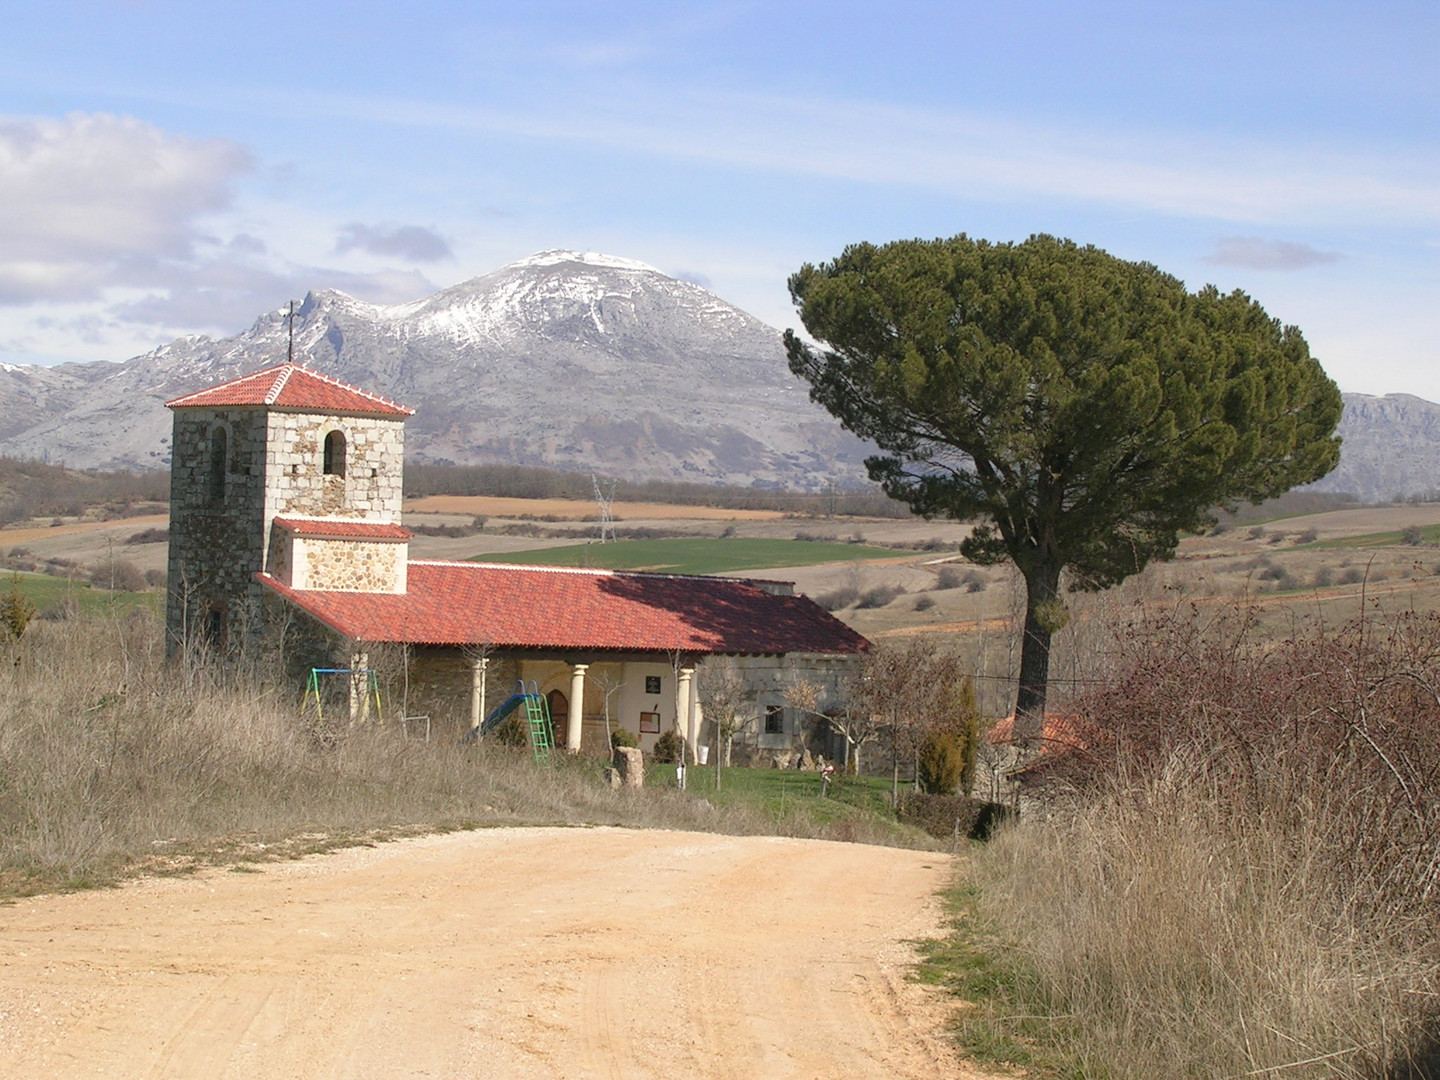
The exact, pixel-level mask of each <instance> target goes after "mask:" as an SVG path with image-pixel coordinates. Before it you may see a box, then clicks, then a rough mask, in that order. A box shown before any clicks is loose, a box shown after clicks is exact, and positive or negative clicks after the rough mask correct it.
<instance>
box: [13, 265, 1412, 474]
mask: <svg viewBox="0 0 1440 1080" xmlns="http://www.w3.org/2000/svg"><path fill="white" fill-rule="evenodd" d="M288 344H289V327H288V325H287V314H286V312H285V311H283V310H275V311H269V312H266V313H264V314H262V315H260V316H259V317H258V318H257V319H256V320H255V322H254V323H253V324H252V325H251V326H250V328H249V329H247V330H245V331H242V332H241V333H239V334H235V335H232V336H230V337H227V338H219V339H215V338H209V337H204V336H198V335H192V336H188V337H182V338H177V339H176V340H175V341H172V342H169V343H168V344H165V345H161V346H160V347H158V348H156V349H152V350H151V351H150V352H148V353H144V354H142V355H140V356H136V357H132V358H131V359H129V360H126V361H123V362H119V363H111V362H107V361H91V362H88V363H72V364H61V365H57V366H55V367H49V368H47V367H41V366H38V365H33V366H32V365H14V364H0V454H4V455H8V456H12V457H20V458H31V459H36V460H44V461H54V462H64V463H66V464H68V465H70V466H72V467H77V468H140V469H158V468H164V467H166V465H167V464H168V454H169V431H170V418H169V416H168V414H167V413H166V410H165V408H164V402H165V401H167V400H169V399H171V398H175V397H179V396H180V395H182V394H185V393H190V392H192V391H195V390H200V389H203V388H204V387H206V386H209V385H213V384H215V383H218V382H223V381H225V380H227V379H231V378H234V377H236V376H239V375H242V374H246V373H248V372H251V371H256V370H259V369H260V368H262V367H267V366H270V365H272V364H274V363H277V362H279V361H281V360H283V359H285V357H286V353H287V348H288ZM295 357H296V359H297V360H298V361H302V362H304V363H306V364H308V365H309V366H312V367H314V368H315V369H316V370H317V371H321V372H323V373H325V374H327V375H333V376H335V377H336V378H339V379H342V380H343V381H345V382H348V383H351V384H353V385H356V386H359V387H362V388H364V389H367V390H372V391H374V392H375V393H378V394H381V395H383V396H385V397H388V398H391V399H393V400H396V401H400V402H402V403H404V404H406V405H409V406H411V407H412V408H414V409H415V410H416V413H415V416H414V417H413V418H412V419H411V421H410V423H409V424H407V426H406V427H407V435H406V447H407V455H408V456H409V457H411V458H412V460H415V461H417V462H422V463H434V464H490V463H496V464H515V465H540V466H546V467H550V468H562V469H575V470H594V471H599V472H604V473H607V474H609V475H614V476H620V477H624V478H625V479H629V480H637V481H642V480H649V479H659V480H687V481H693V482H701V483H725V484H742V485H743V484H755V485H759V486H785V487H791V488H797V489H801V490H805V489H809V490H814V489H817V488H820V487H823V486H824V485H826V484H827V483H830V482H833V481H838V482H842V483H844V482H848V481H853V480H861V479H863V478H864V469H863V465H862V462H863V459H864V457H865V455H866V453H867V452H868V449H869V448H867V445H866V444H865V443H863V442H861V441H860V440H859V439H857V438H855V437H854V436H852V435H850V434H849V433H847V432H845V431H844V430H843V429H842V428H841V427H840V425H839V423H838V422H837V421H836V420H835V419H834V418H833V417H831V416H830V415H829V414H828V413H826V412H825V411H824V410H823V409H822V408H821V407H820V406H818V405H816V404H814V403H813V402H811V401H810V400H809V396H808V393H807V388H806V387H805V385H804V384H803V383H801V382H800V381H799V380H798V379H796V378H794V377H793V376H792V375H791V374H790V372H789V368H788V366H787V364H786V361H785V352H784V347H783V344H782V342H781V339H780V334H779V331H777V330H775V329H774V328H772V327H770V326H767V325H766V324H764V323H762V322H761V321H760V320H758V319H756V318H754V317H753V316H751V315H748V314H746V313H745V312H743V311H741V310H740V309H739V308H736V307H733V306H732V305H730V304H728V303H726V302H725V301H724V300H722V299H721V298H720V297H718V296H716V295H714V294H713V293H711V292H709V291H707V290H706V289H704V288H702V287H701V286H699V285H696V284H694V283H692V282H688V281H682V280H680V279H677V278H672V277H668V276H666V275H665V274H663V273H661V272H660V271H659V270H657V269H655V268H654V267H652V266H649V265H647V264H645V263H643V262H639V261H637V260H634V259H626V258H622V257H619V256H613V255H605V254H601V253H597V252H578V251H564V250H552V251H544V252H537V253H535V254H534V255H530V256H527V257H526V258H523V259H519V260H517V261H515V262H513V263H509V264H507V265H505V266H502V267H500V268H499V269H497V270H493V271H491V272H489V273H487V274H482V275H480V276H478V277H474V278H470V279H468V280H466V281H462V282H459V283H457V284H455V285H451V286H449V287H447V288H444V289H441V290H439V291H437V292H435V293H433V294H432V295H430V296H427V297H422V298H420V299H418V300H414V301H411V302H409V303H406V304H398V305H391V306H383V305H375V304H369V303H366V302H365V301H363V300H359V299H356V298H355V297H352V296H349V295H347V294H345V293H343V292H339V291H338V290H322V291H318V292H312V293H310V294H308V295H307V296H306V297H305V301H304V303H302V304H301V305H300V307H299V308H298V309H297V310H296V325H295ZM1344 400H1345V411H1344V414H1343V417H1342V419H1341V422H1340V429H1339V430H1340V434H1341V436H1342V438H1343V439H1344V444H1343V448H1342V451H1341V459H1340V465H1339V467H1338V468H1337V469H1336V470H1335V471H1334V472H1333V473H1331V474H1330V475H1329V476H1327V477H1325V478H1324V479H1322V480H1320V481H1318V482H1317V483H1315V484H1313V485H1310V489H1311V490H1316V491H1326V492H1348V493H1350V494H1353V495H1356V496H1357V497H1359V498H1361V499H1362V500H1365V501H1380V500H1385V499H1390V498H1391V497H1393V496H1395V495H1400V496H1402V497H1404V496H1414V495H1427V494H1429V493H1431V492H1434V491H1435V490H1436V489H1440V480H1437V477H1440V405H1437V404H1435V403H1433V402H1429V401H1426V400H1425V399H1423V398H1419V397H1416V396H1415V395H1412V394H1404V393H1397V394H1387V395H1381V396H1376V395H1368V394H1356V393H1347V394H1345V395H1344Z"/></svg>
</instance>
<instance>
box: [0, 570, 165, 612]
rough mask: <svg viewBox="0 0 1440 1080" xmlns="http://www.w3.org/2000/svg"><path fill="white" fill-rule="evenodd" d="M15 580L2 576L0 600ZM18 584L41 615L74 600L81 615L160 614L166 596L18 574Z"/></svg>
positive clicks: (157, 590)
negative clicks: (136, 610) (144, 611)
mask: <svg viewBox="0 0 1440 1080" xmlns="http://www.w3.org/2000/svg"><path fill="white" fill-rule="evenodd" d="M16 579H17V575H15V574H13V573H8V572H0V596H3V595H5V594H7V593H9V592H10V590H11V588H12V587H14V586H15V585H16V584H17V580H16ZM18 584H19V588H20V593H21V595H23V596H24V597H25V598H26V599H27V600H29V601H30V602H31V603H32V604H34V605H35V607H36V609H37V610H39V611H45V610H46V609H47V608H59V607H61V606H62V605H64V604H65V602H66V601H67V600H69V599H71V598H72V597H73V598H74V600H75V602H76V603H78V604H79V605H80V610H81V611H93V612H97V613H103V612H106V611H130V610H132V609H134V608H146V609H149V610H151V611H157V612H158V611H160V610H161V609H162V608H163V607H164V604H165V593H164V591H163V590H160V589H147V590H145V591H144V592H113V593H112V592H109V591H107V590H105V589H92V588H91V587H90V585H89V583H88V582H84V581H66V580H65V579H64V578H57V577H50V576H49V575H48V574H19V575H18Z"/></svg>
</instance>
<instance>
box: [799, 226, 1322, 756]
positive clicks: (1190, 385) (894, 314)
mask: <svg viewBox="0 0 1440 1080" xmlns="http://www.w3.org/2000/svg"><path fill="white" fill-rule="evenodd" d="M790 294H791V296H792V298H793V299H794V301H795V304H796V306H797V308H798V310H799V313H800V318H801V321H802V322H803V323H804V325H805V329H806V330H807V331H808V333H809V334H810V336H811V337H812V338H813V339H814V340H816V341H818V342H820V343H821V345H822V347H821V348H818V349H817V348H814V347H811V346H810V345H808V344H807V343H806V342H804V341H802V340H801V339H800V338H799V337H798V336H797V335H796V334H795V333H794V332H793V331H786V334H785V344H786V349H787V351H788V354H789V358H790V367H791V370H792V371H794V372H795V373H796V374H797V375H799V376H801V377H802V378H804V379H806V380H807V381H808V382H809V383H810V385H811V391H810V396H811V397H812V398H813V399H814V400H816V401H818V402H819V403H820V404H822V405H824V406H825V407H826V408H827V409H828V410H829V411H830V412H831V413H833V414H834V415H835V416H836V417H837V418H839V420H840V422H841V423H842V424H843V425H844V426H845V427H846V428H848V429H849V430H851V431H853V432H855V433H856V434H857V435H860V436H862V437H864V438H867V439H870V440H872V441H873V442H874V443H875V444H876V445H877V446H879V447H880V449H881V451H882V453H881V454H880V455H877V456H875V457H872V458H870V459H869V460H868V461H867V463H866V464H867V466H868V468H869V470H870V475H871V476H872V477H873V478H874V479H876V480H878V481H879V482H880V483H881V484H882V485H883V486H884V488H885V491H886V492H887V493H888V494H889V495H890V496H891V497H892V498H895V499H899V500H902V501H904V502H906V503H908V504H909V505H910V506H911V508H912V509H913V510H915V511H916V512H917V513H920V514H924V515H926V516H936V515H940V516H945V517H952V518H957V519H961V520H973V521H977V522H979V524H978V526H977V527H976V529H975V530H974V532H973V534H972V535H971V536H970V538H969V539H968V540H967V541H966V542H965V545H964V548H963V551H964V554H965V555H966V556H967V557H969V558H970V559H972V560H974V561H976V562H978V563H987V564H989V563H995V562H999V561H1001V560H1004V559H1009V560H1011V561H1013V562H1014V563H1015V565H1016V567H1017V568H1018V569H1019V571H1020V573H1021V574H1022V575H1023V577H1024V579H1025V586H1026V591H1027V601H1026V606H1025V633H1024V639H1023V645H1022V647H1021V658H1020V680H1019V692H1018V695H1017V700H1016V713H1017V722H1016V736H1017V739H1020V740H1026V739H1033V738H1034V737H1036V736H1038V735H1039V733H1040V731H1041V727H1042V723H1043V717H1044V710H1045V693H1046V684H1047V681H1048V676H1049V666H1050V639H1051V635H1052V634H1053V633H1054V632H1055V631H1056V630H1057V629H1059V628H1060V627H1061V626H1063V625H1064V622H1065V619H1066V618H1067V609H1066V607H1065V604H1064V600H1063V596H1062V595H1061V590H1060V584H1061V574H1062V572H1063V573H1065V574H1066V578H1067V581H1068V582H1069V583H1070V585H1071V586H1072V587H1075V588H1080V589H1102V588H1107V587H1109V586H1111V585H1114V584H1117V583H1118V582H1120V581H1122V580H1123V579H1124V578H1126V577H1127V576H1129V575H1130V574H1134V573H1136V572H1138V571H1139V570H1142V569H1143V568H1144V567H1145V565H1146V564H1147V563H1148V562H1149V561H1150V560H1151V559H1168V558H1170V557H1171V556H1172V555H1173V554H1174V553H1175V548H1176V545H1177V543H1178V542H1179V534H1180V533H1182V532H1186V531H1194V530H1197V529H1201V528H1204V527H1205V526H1207V525H1208V524H1211V523H1213V520H1214V519H1213V516H1212V511H1213V509H1214V508H1215V507H1219V506H1231V505H1234V504H1235V503H1236V502H1237V501H1238V500H1241V499H1248V500H1251V501H1254V502H1258V501H1261V500H1263V499H1267V498H1271V497H1274V496H1276V495H1279V494H1280V493H1282V492H1284V491H1286V490H1288V489H1289V488H1291V487H1294V486H1295V485H1297V484H1303V483H1307V482H1309V481H1312V480H1317V479H1319V478H1320V477H1321V476H1323V475H1325V473H1327V472H1329V471H1330V470H1331V469H1332V468H1334V467H1335V464H1336V462H1337V461H1338V460H1339V453H1340V440H1339V439H1338V438H1337V437H1336V436H1335V434H1334V432H1335V426H1336V424H1338V423H1339V420H1340V407H1341V402H1340V393H1339V390H1338V389H1337V388H1336V386H1335V384H1334V383H1333V382H1332V381H1331V380H1330V379H1329V378H1328V377H1327V376H1326V375H1325V372H1324V371H1323V370H1322V369H1321V367H1320V365H1319V363H1318V362H1317V361H1316V360H1315V359H1314V358H1313V357H1311V355H1310V350H1309V347H1308V346H1307V345H1306V343H1305V339H1304V338H1303V337H1302V336H1301V334H1300V331H1299V330H1298V329H1297V328H1296V327H1293V326H1284V327H1282V326H1281V325H1280V323H1279V322H1278V321H1276V320H1274V319H1272V318H1270V317H1269V316H1268V315H1267V314H1266V313H1265V311H1264V310H1263V309H1262V308H1261V307H1260V305H1259V304H1257V303H1255V302H1254V301H1253V300H1251V299H1250V298H1249V297H1247V296H1245V295H1244V294H1243V293H1240V292H1233V293H1228V294H1222V293H1220V292H1219V291H1218V290H1216V289H1215V288H1214V287H1211V286H1207V287H1206V288H1203V289H1201V290H1200V291H1198V292H1194V293H1192V292H1189V291H1187V290H1186V288H1185V286H1184V283H1183V282H1181V281H1180V280H1178V279H1177V278H1174V277H1172V276H1170V275H1169V274H1165V273H1163V272H1161V271H1160V270H1158V269H1157V268H1156V267H1154V266H1152V265H1150V264H1149V263H1136V262H1127V261H1125V260H1123V259H1118V258H1115V257H1114V256H1112V255H1109V254H1107V253H1106V252H1104V251H1101V250H1099V249H1098V248H1094V247H1081V246H1079V245H1077V244H1075V243H1073V242H1071V241H1069V240H1059V239H1056V238H1054V237H1051V236H1033V237H1031V238H1030V239H1029V240H1026V241H1025V242H1023V243H1018V244H1014V243H1005V244H992V243H988V242H986V241H983V240H972V239H970V238H969V237H967V236H964V235H960V236H956V237H952V238H950V239H948V240H932V241H922V240H908V241H898V242H895V243H891V244H886V245H884V246H881V247H876V246H874V245H871V244H856V245H854V246H852V247H849V248H846V249H845V251H844V253H843V254H841V256H840V257H839V258H838V259H836V260H834V261H833V262H829V263H825V264H823V265H821V266H812V265H809V264H807V265H805V266H803V267H802V268H801V269H800V271H799V272H798V273H796V274H795V275H794V276H793V277H791V279H790Z"/></svg>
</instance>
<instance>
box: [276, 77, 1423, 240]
mask: <svg viewBox="0 0 1440 1080" xmlns="http://www.w3.org/2000/svg"><path fill="white" fill-rule="evenodd" d="M265 96H266V95H265V92H264V91H256V92H253V94H252V97H253V98H254V99H255V100H257V101H258V100H264V98H265ZM309 107H310V109H311V111H312V113H314V114H317V115H327V116H332V117H339V118H345V119H352V120H363V121H369V122H379V123H390V124H395V125H399V126H405V127H413V128H435V129H441V130H452V131H461V132H467V133H495V134H502V135H511V136H516V137H521V138H524V139H526V140H541V141H551V142H558V143H572V144H590V145H596V146H601V147H605V148H608V149H616V148H618V149H623V150H628V151H632V152H637V153H641V154H645V155H651V156H654V157H666V158H675V159H684V160H692V161H706V162H710V163H713V164H717V165H720V166H725V167H739V168H747V169H756V170H762V171H769V172H776V173H782V174H789V175H795V176H806V175H808V176H821V177H827V178H832V179H838V180H845V181H854V182H861V183H872V184H880V185H892V184H893V185H899V186H902V187H913V188H923V189H929V190H935V191H941V192H944V193H946V194H949V195H953V196H964V197H967V198H976V199H983V200H989V201H995V202H1008V201H1013V200H1015V199H1018V198H1043V199H1060V200H1064V201H1072V202H1085V203H1091V204H1097V205H1108V206H1120V207H1124V208H1129V209H1135V210H1141V211H1145V212H1151V213H1160V214H1172V215H1180V216H1187V217H1199V218H1216V219H1221V220H1227V221H1255V222H1261V221H1263V222H1266V223H1279V222H1284V223H1290V224H1295V223H1306V224H1316V223H1322V222H1335V221H1345V222H1348V223H1352V224H1353V223H1355V222H1356V221H1361V220H1363V221H1385V222H1395V221H1412V222H1413V221H1426V222H1435V221H1440V183H1437V181H1436V180H1435V176H1436V175H1437V169H1436V166H1437V162H1436V160H1435V156H1434V154H1433V152H1431V151H1430V150H1428V149H1426V148H1420V149H1417V150H1415V151H1413V152H1411V153H1409V154H1406V155H1400V156H1396V155H1387V154H1384V153H1379V152H1375V151H1373V149H1371V148H1362V147H1343V146H1333V145H1324V146H1321V145H1307V144H1303V143H1298V142H1297V143H1294V144H1291V145H1276V144H1274V143H1267V142H1256V141H1250V140H1247V139H1243V138H1231V137H1223V136H1215V135H1204V134H1196V133H1190V132H1183V131H1182V132H1161V131H1139V132H1135V131H1126V132H1117V131H1113V130H1109V129H1106V128H1104V127H1101V126H1094V127H1090V128H1085V127H1082V126H1077V125H1070V126H1060V125H1056V124H1054V123H1052V122H1050V121H1048V120H1035V119H1027V118H1023V117H1011V116H1001V115H991V114H984V113H974V112H967V111H964V110H958V109H950V110H944V109H926V108H913V107H902V106H895V105H889V104H883V103H877V102H869V101H863V100H843V99H831V98H824V99H805V98H798V97H784V98H781V97H767V96H764V95H760V94H746V93H713V94H701V93H690V94H686V93H665V94H660V93H646V92H644V90H643V88H642V89H641V90H639V91H636V90H634V89H630V90H626V89H624V88H620V89H614V90H609V91H597V92H594V93H587V94H585V95H568V96H566V97H564V98H563V99H554V98H551V99H546V100H543V101H540V102H537V103H536V104H535V105H534V106H532V107H531V108H530V109H528V110H526V109H519V108H515V109H506V108H501V107H493V108H487V107H475V106H454V105H448V104H445V103H443V102H437V101H419V100H411V99H399V98H375V97H367V96H351V95H314V96H313V97H312V98H311V99H310V102H309Z"/></svg>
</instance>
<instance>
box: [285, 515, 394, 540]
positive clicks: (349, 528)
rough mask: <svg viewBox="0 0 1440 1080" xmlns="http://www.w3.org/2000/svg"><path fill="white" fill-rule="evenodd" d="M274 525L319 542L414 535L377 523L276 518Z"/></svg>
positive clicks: (381, 538)
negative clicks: (319, 540)
mask: <svg viewBox="0 0 1440 1080" xmlns="http://www.w3.org/2000/svg"><path fill="white" fill-rule="evenodd" d="M275 524H276V525H278V526H280V528H282V529H285V530H286V531H288V532H292V533H294V534H295V535H296V536H313V537H316V538H317V539H321V540H409V539H410V538H411V537H412V536H414V535H415V534H414V533H412V532H411V531H410V530H409V529H407V528H405V526H403V525H386V524H384V523H382V522H379V521H337V520H336V519H334V518H326V519H324V520H319V519H316V518H285V517H277V518H276V519H275Z"/></svg>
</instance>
